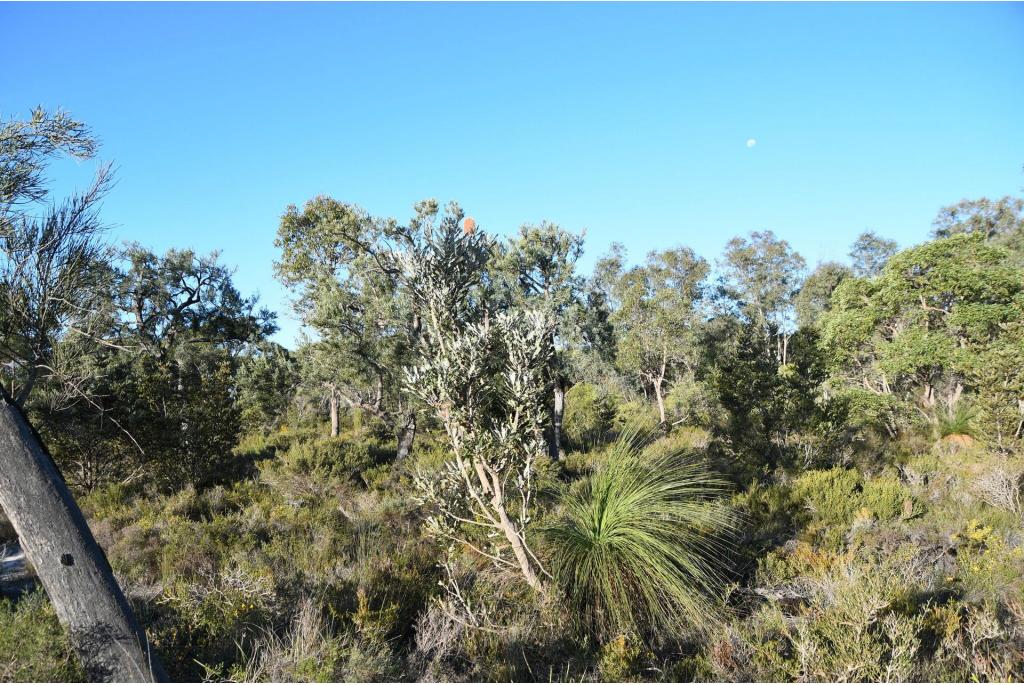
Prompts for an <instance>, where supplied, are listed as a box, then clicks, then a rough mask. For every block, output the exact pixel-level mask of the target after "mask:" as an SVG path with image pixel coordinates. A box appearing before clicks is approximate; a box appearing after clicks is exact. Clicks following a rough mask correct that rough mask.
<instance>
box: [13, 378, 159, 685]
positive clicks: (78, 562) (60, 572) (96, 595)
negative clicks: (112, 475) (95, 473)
mask: <svg viewBox="0 0 1024 685" xmlns="http://www.w3.org/2000/svg"><path fill="white" fill-rule="evenodd" d="M0 507H2V508H3V510H4V512H5V513H6V514H7V517H8V518H9V519H10V520H11V524H12V525H13V526H14V530H15V531H16V532H17V534H18V537H19V538H20V540H21V545H22V547H23V548H24V550H25V552H26V554H27V556H28V558H29V560H30V561H31V562H32V565H33V566H34V567H35V570H36V573H37V574H38V576H39V580H40V582H41V583H42V585H43V587H44V588H45V589H46V593H47V594H48V595H49V597H50V601H51V603H52V604H53V607H54V609H55V610H56V612H57V618H58V619H60V622H61V624H62V625H63V626H64V627H65V628H66V629H67V631H68V633H69V635H70V637H71V641H72V644H73V645H74V647H75V650H76V651H77V652H78V656H79V658H80V660H81V662H82V665H83V667H84V668H85V670H86V673H87V674H88V676H89V678H90V679H93V680H104V681H114V682H151V681H157V680H165V679H166V678H165V676H164V673H163V670H162V669H161V667H160V664H159V662H158V661H157V658H156V655H155V654H153V653H152V652H151V651H150V647H149V642H148V641H147V639H146V634H145V632H143V631H142V629H141V628H140V627H139V624H138V622H137V621H136V620H135V615H134V614H133V613H132V609H131V607H130V606H129V604H128V601H127V600H126V599H125V597H124V594H122V592H121V588H120V587H118V585H117V581H116V580H115V579H114V573H113V571H112V570H111V568H110V564H109V563H108V562H107V558H106V556H104V554H103V550H101V549H100V547H99V545H97V544H96V540H95V539H94V538H93V536H92V532H90V530H89V526H88V525H87V524H86V522H85V517H84V516H82V512H81V510H80V509H79V508H78V505H77V504H76V503H75V500H74V498H73V497H72V496H71V492H70V491H69V490H68V488H67V486H66V485H65V484H64V480H63V479H62V478H61V476H60V473H59V472H58V471H57V467H56V465H55V464H54V463H53V460H52V459H50V456H49V455H48V454H47V453H46V451H45V449H44V448H43V445H42V443H41V442H40V440H39V438H38V436H37V435H36V434H35V432H34V431H33V430H32V428H31V426H30V425H29V423H28V421H27V420H26V419H25V417H24V415H23V414H22V413H21V411H20V410H18V409H17V408H16V407H15V406H14V405H13V404H12V403H11V401H10V400H9V399H8V397H7V395H6V393H3V392H2V391H0Z"/></svg>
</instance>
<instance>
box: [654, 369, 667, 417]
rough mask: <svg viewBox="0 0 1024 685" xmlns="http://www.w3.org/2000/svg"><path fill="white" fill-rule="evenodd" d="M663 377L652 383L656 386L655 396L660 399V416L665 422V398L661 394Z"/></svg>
mask: <svg viewBox="0 0 1024 685" xmlns="http://www.w3.org/2000/svg"><path fill="white" fill-rule="evenodd" d="M662 382H663V381H662V379H660V378H659V379H658V380H656V381H654V383H652V384H651V385H653V386H654V397H655V398H656V399H657V400H658V416H660V417H661V423H662V425H664V423H665V398H664V397H662V395H661V384H662Z"/></svg>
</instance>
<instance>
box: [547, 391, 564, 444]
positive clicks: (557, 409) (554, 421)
mask: <svg viewBox="0 0 1024 685" xmlns="http://www.w3.org/2000/svg"><path fill="white" fill-rule="evenodd" d="M564 415H565V387H564V386H563V385H562V378H561V377H560V376H559V377H557V378H555V403H554V407H553V409H552V412H551V443H550V444H549V445H548V452H549V453H550V455H551V458H552V459H555V460H556V461H562V460H563V459H565V449H564V448H563V447H562V417H563V416H564Z"/></svg>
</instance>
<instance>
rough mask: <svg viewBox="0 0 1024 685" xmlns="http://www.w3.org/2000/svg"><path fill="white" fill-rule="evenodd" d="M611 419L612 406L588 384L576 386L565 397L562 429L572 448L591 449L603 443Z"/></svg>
mask: <svg viewBox="0 0 1024 685" xmlns="http://www.w3.org/2000/svg"><path fill="white" fill-rule="evenodd" d="M614 419H615V403H614V402H613V401H612V399H611V397H609V396H608V394H607V393H604V392H602V390H601V389H600V388H598V387H597V386H595V385H591V384H590V383H577V384H576V385H574V386H572V387H571V388H570V389H569V391H568V392H567V393H565V415H564V416H563V418H562V428H563V429H564V430H565V437H566V438H568V439H569V441H570V442H571V444H572V445H573V446H574V447H580V448H587V447H592V446H594V445H596V444H598V443H600V442H601V441H603V440H604V438H605V436H606V435H607V434H608V433H609V432H610V431H611V429H612V422H613V421H614Z"/></svg>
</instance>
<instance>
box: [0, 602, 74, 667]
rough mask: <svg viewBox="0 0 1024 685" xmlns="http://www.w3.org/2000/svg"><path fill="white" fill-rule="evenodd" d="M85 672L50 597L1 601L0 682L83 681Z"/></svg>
mask: <svg viewBox="0 0 1024 685" xmlns="http://www.w3.org/2000/svg"><path fill="white" fill-rule="evenodd" d="M84 680H85V672H84V671H83V670H82V667H81V666H80V665H79V663H78V659H77V658H76V657H75V655H74V652H73V651H72V649H71V644H70V643H69V641H68V639H67V636H66V635H65V633H64V630H63V629H62V628H61V626H60V623H58V622H57V615H56V614H55V613H54V611H53V607H52V606H51V605H50V602H49V600H47V598H46V594H45V593H44V592H43V591H42V590H38V591H36V592H33V593H31V594H28V595H23V596H22V597H21V598H20V599H19V600H18V601H16V602H15V601H12V600H9V599H3V598H0V682H15V681H18V682H44V683H47V682H82V681H84Z"/></svg>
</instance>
